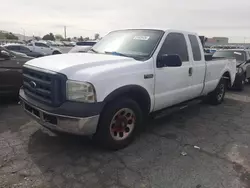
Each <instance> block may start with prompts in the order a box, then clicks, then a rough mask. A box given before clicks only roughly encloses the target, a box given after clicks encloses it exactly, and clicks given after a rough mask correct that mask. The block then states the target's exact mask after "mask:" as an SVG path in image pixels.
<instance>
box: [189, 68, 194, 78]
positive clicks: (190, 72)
mask: <svg viewBox="0 0 250 188" xmlns="http://www.w3.org/2000/svg"><path fill="white" fill-rule="evenodd" d="M192 74H193V67H189V69H188V75H189V76H192Z"/></svg>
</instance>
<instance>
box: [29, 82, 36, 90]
mask: <svg viewBox="0 0 250 188" xmlns="http://www.w3.org/2000/svg"><path fill="white" fill-rule="evenodd" d="M30 87H32V88H34V89H35V88H36V82H34V81H30Z"/></svg>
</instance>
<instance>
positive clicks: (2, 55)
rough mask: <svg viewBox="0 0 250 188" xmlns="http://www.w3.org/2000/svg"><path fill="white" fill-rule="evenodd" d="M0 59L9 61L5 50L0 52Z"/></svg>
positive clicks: (8, 55)
mask: <svg viewBox="0 0 250 188" xmlns="http://www.w3.org/2000/svg"><path fill="white" fill-rule="evenodd" d="M0 57H1V58H4V59H10V54H9V52H6V51H5V50H1V52H0Z"/></svg>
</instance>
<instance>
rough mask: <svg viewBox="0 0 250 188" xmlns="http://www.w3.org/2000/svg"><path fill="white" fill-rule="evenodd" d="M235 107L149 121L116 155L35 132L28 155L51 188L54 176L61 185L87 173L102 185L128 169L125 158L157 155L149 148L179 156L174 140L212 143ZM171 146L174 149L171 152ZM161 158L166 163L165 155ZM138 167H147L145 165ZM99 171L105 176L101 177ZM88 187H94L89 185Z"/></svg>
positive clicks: (194, 109)
mask: <svg viewBox="0 0 250 188" xmlns="http://www.w3.org/2000/svg"><path fill="white" fill-rule="evenodd" d="M236 104H239V101H234V100H230V99H228V100H226V101H225V103H224V105H220V106H216V107H215V106H210V105H206V104H197V105H194V106H191V107H189V108H186V109H183V110H180V111H178V112H174V113H171V114H168V115H166V116H164V117H161V118H159V119H150V120H149V121H147V123H145V129H144V131H143V133H142V134H141V135H140V136H139V138H138V139H136V141H135V142H134V143H133V144H132V145H130V146H129V147H127V148H125V149H123V150H120V151H116V152H111V151H106V150H103V149H100V148H99V147H97V146H96V145H95V144H94V142H93V141H92V140H91V139H89V138H86V137H81V136H73V135H66V134H65V135H61V136H56V137H52V136H49V135H48V134H45V133H43V132H42V131H41V130H38V131H36V132H35V133H33V134H32V135H31V136H30V139H29V142H28V153H29V155H30V156H31V159H32V161H33V162H34V163H35V164H36V166H37V167H38V168H39V170H40V171H41V172H42V174H43V176H44V177H45V179H46V181H47V182H49V183H50V184H51V186H54V183H53V182H54V181H53V177H54V176H55V175H59V176H60V177H62V178H63V179H64V181H65V180H70V181H73V182H74V181H78V180H77V179H79V178H81V176H82V174H85V173H88V174H92V175H93V176H95V178H97V179H98V180H99V181H104V180H105V181H106V180H108V179H110V177H111V176H113V173H114V171H117V170H119V169H120V168H121V167H123V166H127V167H131V168H132V166H130V163H126V162H124V161H125V156H127V155H129V156H130V160H132V161H133V160H137V159H138V156H141V157H145V158H148V156H147V155H152V156H151V157H155V156H154V155H157V154H154V153H151V154H149V152H150V150H151V149H152V148H154V151H161V152H163V150H166V151H164V152H166V153H176V152H178V154H179V152H180V151H179V149H180V147H183V145H181V143H178V141H177V140H178V139H185V142H186V143H195V142H197V141H199V139H200V138H202V139H203V138H205V139H210V140H211V139H213V136H214V135H216V134H218V133H219V132H220V131H222V129H223V127H221V126H218V125H220V124H223V123H227V122H228V121H229V119H228V117H230V116H231V118H232V116H233V117H236V116H238V115H239V113H240V112H238V109H237V108H235V105H236ZM221 112H225V113H226V114H221ZM216 122H217V123H216ZM161 139H165V140H166V141H164V144H165V145H164V146H163V145H161V144H158V143H159V141H161ZM168 142H169V144H167V143H168ZM166 145H167V146H166ZM171 145H176V147H175V148H171ZM168 149H169V151H167V150H168ZM165 157H166V159H168V156H167V155H166V156H165ZM145 160H146V159H145ZM155 163H158V162H157V161H156V162H155ZM141 165H142V166H144V165H145V167H146V166H147V164H146V163H145V164H141ZM154 165H161V164H160V163H159V164H154ZM148 168H149V167H148ZM102 170H103V171H107V172H106V173H101V171H102ZM69 173H71V175H69ZM91 187H95V185H94V184H91Z"/></svg>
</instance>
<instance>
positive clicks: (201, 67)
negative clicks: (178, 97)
mask: <svg viewBox="0 0 250 188" xmlns="http://www.w3.org/2000/svg"><path fill="white" fill-rule="evenodd" d="M188 39H189V43H190V46H191V50H190V61H191V63H192V70H191V76H190V77H191V79H192V83H191V88H192V89H191V93H190V94H191V95H192V96H193V97H194V98H195V97H198V96H200V95H201V92H202V90H203V87H204V79H205V73H206V62H205V57H204V55H203V54H204V53H203V51H201V50H202V49H203V47H202V44H201V42H200V39H199V38H198V36H197V35H194V34H188Z"/></svg>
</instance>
